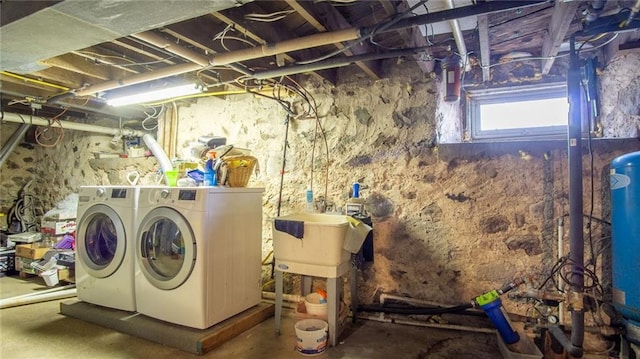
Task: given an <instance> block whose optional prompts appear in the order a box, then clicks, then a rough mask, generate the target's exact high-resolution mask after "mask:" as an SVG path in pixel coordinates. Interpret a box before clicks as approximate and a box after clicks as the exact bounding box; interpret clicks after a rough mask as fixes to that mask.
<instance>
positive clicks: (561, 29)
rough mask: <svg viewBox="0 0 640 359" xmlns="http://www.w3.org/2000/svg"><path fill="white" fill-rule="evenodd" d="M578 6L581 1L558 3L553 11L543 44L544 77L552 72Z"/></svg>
mask: <svg viewBox="0 0 640 359" xmlns="http://www.w3.org/2000/svg"><path fill="white" fill-rule="evenodd" d="M578 5H579V1H571V2H562V1H556V4H555V6H554V9H553V15H552V16H551V22H550V23H549V28H548V31H547V34H546V36H545V38H544V41H543V43H542V54H541V56H542V57H544V58H545V59H543V60H542V74H543V75H546V74H548V73H549V70H551V66H552V65H553V62H554V61H555V56H556V55H557V54H558V50H559V49H560V45H561V44H562V42H563V41H564V38H565V37H566V35H567V30H569V26H570V25H571V21H572V20H573V18H574V17H575V16H576V11H577V10H578Z"/></svg>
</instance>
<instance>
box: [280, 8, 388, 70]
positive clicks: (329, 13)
mask: <svg viewBox="0 0 640 359" xmlns="http://www.w3.org/2000/svg"><path fill="white" fill-rule="evenodd" d="M285 1H286V2H287V4H289V6H291V8H292V9H293V10H295V11H296V12H297V13H298V14H300V16H302V17H303V18H304V19H305V20H306V21H307V22H309V24H311V25H312V26H313V27H314V28H315V29H316V30H318V31H319V32H327V31H337V30H342V29H348V28H351V27H352V25H351V24H349V22H348V21H347V20H345V18H344V17H343V16H342V15H341V14H340V13H339V12H337V10H336V9H335V8H334V7H332V6H330V5H328V4H326V3H319V4H317V5H316V6H317V8H318V9H319V11H320V12H322V15H323V20H324V24H323V23H321V22H320V21H319V20H318V19H317V18H316V16H317V15H316V14H315V13H312V10H310V9H307V7H306V6H305V4H304V3H302V2H298V1H296V0H285ZM334 46H335V47H336V48H337V49H339V50H342V49H344V48H345V46H344V45H343V44H341V43H339V42H338V43H335V44H334ZM372 52H375V49H374V48H373V47H372V46H371V45H370V44H369V42H362V43H360V44H358V45H356V46H353V47H351V48H350V49H347V50H345V51H344V52H343V53H344V54H345V55H347V56H353V55H361V54H366V53H372ZM355 64H356V65H357V66H358V67H359V68H360V69H361V70H362V71H364V72H365V73H366V74H367V75H369V76H370V77H371V78H373V79H374V80H379V79H380V75H379V73H378V72H379V69H380V63H379V62H367V63H365V62H362V61H356V62H355Z"/></svg>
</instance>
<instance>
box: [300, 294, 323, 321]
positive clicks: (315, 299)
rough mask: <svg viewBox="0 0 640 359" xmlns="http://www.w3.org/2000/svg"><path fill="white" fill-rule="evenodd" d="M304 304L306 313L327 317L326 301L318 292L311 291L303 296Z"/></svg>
mask: <svg viewBox="0 0 640 359" xmlns="http://www.w3.org/2000/svg"><path fill="white" fill-rule="evenodd" d="M321 302H324V303H321ZM304 306H305V307H306V308H307V314H311V315H318V316H321V317H325V318H326V317H327V301H326V300H324V298H322V296H321V295H320V294H318V293H311V294H308V295H307V296H305V297H304Z"/></svg>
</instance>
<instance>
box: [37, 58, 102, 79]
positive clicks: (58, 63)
mask: <svg viewBox="0 0 640 359" xmlns="http://www.w3.org/2000/svg"><path fill="white" fill-rule="evenodd" d="M40 63H41V64H44V65H47V66H51V67H57V68H61V69H63V70H67V71H72V72H76V73H79V74H82V75H86V76H90V77H93V78H96V79H99V80H104V81H106V80H111V77H112V74H111V71H109V66H100V65H97V64H96V63H95V61H92V60H90V59H87V58H86V57H83V56H78V55H75V54H72V53H68V54H65V55H60V56H56V57H52V58H50V59H46V60H42V61H40Z"/></svg>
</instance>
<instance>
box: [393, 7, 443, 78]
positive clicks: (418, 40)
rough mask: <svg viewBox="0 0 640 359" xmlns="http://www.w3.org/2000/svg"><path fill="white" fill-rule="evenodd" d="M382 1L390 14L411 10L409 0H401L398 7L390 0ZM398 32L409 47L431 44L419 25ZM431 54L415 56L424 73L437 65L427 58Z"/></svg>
mask: <svg viewBox="0 0 640 359" xmlns="http://www.w3.org/2000/svg"><path fill="white" fill-rule="evenodd" d="M381 3H382V7H383V8H384V10H385V12H386V13H387V15H388V16H391V15H394V14H396V13H402V12H405V11H407V10H409V3H407V0H401V1H400V2H399V3H398V5H397V7H396V6H394V5H393V2H390V1H381ZM398 34H399V35H400V37H401V38H402V40H403V41H404V42H405V43H406V44H408V46H409V47H427V46H428V45H429V43H428V42H427V39H426V38H425V36H423V35H422V33H421V32H420V30H419V29H418V27H417V26H413V27H410V28H407V29H400V30H398ZM425 52H426V51H425ZM430 55H431V54H430V53H428V55H422V54H420V55H415V56H414V58H415V60H416V63H417V64H418V67H420V70H422V72H423V73H430V72H432V71H433V69H434V67H435V62H434V61H433V60H431V59H429V60H427V59H425V58H426V57H430Z"/></svg>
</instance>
